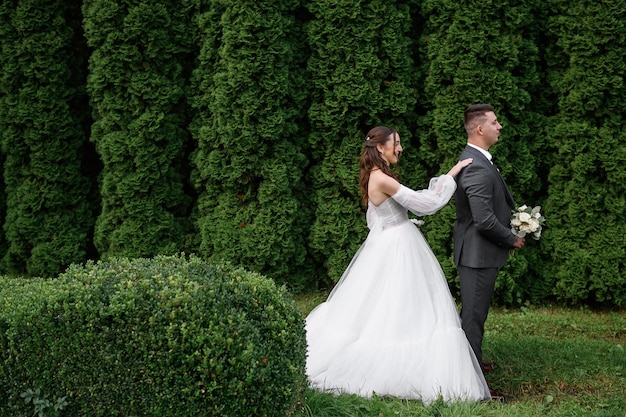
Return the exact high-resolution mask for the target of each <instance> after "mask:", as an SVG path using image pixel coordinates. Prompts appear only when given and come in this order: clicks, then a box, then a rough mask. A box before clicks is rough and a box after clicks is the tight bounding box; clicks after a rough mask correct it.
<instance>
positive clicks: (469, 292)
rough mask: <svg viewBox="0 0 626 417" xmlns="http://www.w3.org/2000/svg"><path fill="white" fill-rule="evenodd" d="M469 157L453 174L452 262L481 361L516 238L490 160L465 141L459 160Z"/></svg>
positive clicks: (509, 205) (509, 203)
mask: <svg viewBox="0 0 626 417" xmlns="http://www.w3.org/2000/svg"><path fill="white" fill-rule="evenodd" d="M466 158H473V162H472V163H471V164H470V165H468V166H467V167H465V168H464V169H463V170H462V171H461V172H460V173H459V175H457V177H456V182H457V190H456V194H455V205H456V223H455V225H454V262H455V263H456V265H457V268H458V271H459V282H460V287H461V302H462V310H461V324H462V327H463V330H464V331H465V334H466V335H467V339H468V340H469V342H470V345H471V346H472V348H473V350H474V353H475V354H476V358H477V359H478V361H479V362H480V361H482V347H481V346H482V340H483V333H484V324H485V321H486V320H487V314H488V312H489V307H490V305H491V298H492V295H493V289H494V286H495V282H496V278H497V276H498V270H499V268H500V267H502V266H504V264H505V263H506V260H507V258H508V255H509V250H510V249H511V248H512V247H513V243H515V235H513V233H511V226H510V218H511V210H513V208H514V207H515V202H514V201H513V197H512V196H511V193H510V192H509V190H508V188H507V186H506V184H505V183H504V180H503V179H502V176H501V175H500V173H499V172H498V170H497V169H496V167H495V166H494V165H492V164H491V162H490V161H489V160H488V159H487V158H486V157H485V156H484V155H483V154H482V153H481V152H480V151H478V150H477V149H474V148H472V147H471V146H466V147H465V150H464V151H463V153H462V154H461V157H460V158H459V159H460V160H463V159H466Z"/></svg>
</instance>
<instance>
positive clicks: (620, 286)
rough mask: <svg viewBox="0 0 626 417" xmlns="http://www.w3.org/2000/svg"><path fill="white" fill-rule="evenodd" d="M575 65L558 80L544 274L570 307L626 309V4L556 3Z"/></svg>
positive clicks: (557, 25)
mask: <svg viewBox="0 0 626 417" xmlns="http://www.w3.org/2000/svg"><path fill="white" fill-rule="evenodd" d="M555 7H556V8H557V10H558V11H559V13H558V14H555V15H554V16H553V17H552V18H551V20H550V29H551V31H552V32H553V33H554V36H557V35H558V38H559V42H558V48H559V49H558V54H559V55H560V56H563V57H564V59H566V60H567V62H569V66H568V67H567V68H565V71H564V72H563V73H562V74H560V75H561V76H560V77H558V78H557V77H554V78H553V79H552V83H553V88H554V89H555V90H556V91H557V93H558V97H559V101H558V114H557V115H555V117H554V124H553V126H552V129H551V131H550V135H549V139H550V142H551V144H552V147H553V149H554V150H555V153H556V156H555V158H554V162H555V163H554V166H553V167H552V169H551V171H550V178H549V180H550V188H549V192H548V199H547V204H546V215H547V218H549V219H550V228H549V229H548V230H547V232H546V234H545V242H546V246H547V250H546V255H547V256H546V257H545V258H544V259H545V260H546V261H547V263H546V264H545V265H544V266H543V267H542V268H541V272H542V274H543V275H545V276H547V277H549V278H550V279H551V281H552V282H553V283H554V285H555V293H556V294H557V295H558V298H559V299H560V300H562V301H567V302H570V303H574V304H577V303H587V302H596V303H607V304H615V305H621V306H624V305H626V273H625V272H624V271H625V267H626V222H625V221H624V220H625V219H626V196H625V193H624V191H625V188H624V184H625V183H626V171H625V170H624V166H626V146H625V144H626V133H625V132H626V121H625V120H624V114H626V104H625V102H624V97H625V95H626V85H625V84H624V77H623V74H624V72H625V71H626V48H625V47H626V40H625V39H624V33H625V31H626V20H625V19H626V4H625V3H624V2H596V3H588V2H584V1H578V0H577V1H573V2H567V3H565V2H555Z"/></svg>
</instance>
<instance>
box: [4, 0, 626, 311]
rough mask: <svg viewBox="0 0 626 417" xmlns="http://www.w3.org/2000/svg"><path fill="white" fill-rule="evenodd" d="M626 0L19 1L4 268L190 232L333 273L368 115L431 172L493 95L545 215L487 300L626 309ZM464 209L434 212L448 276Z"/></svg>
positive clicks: (145, 248) (269, 268)
mask: <svg viewBox="0 0 626 417" xmlns="http://www.w3.org/2000/svg"><path fill="white" fill-rule="evenodd" d="M70 3H71V4H70ZM625 14H626V0H619V1H608V0H601V1H599V2H595V3H590V2H585V1H582V0H572V1H570V0H549V1H548V2H547V3H546V2H545V1H540V0H522V1H519V2H515V3H510V4H508V3H502V2H500V3H498V2H492V1H487V2H485V1H483V2H478V1H469V2H464V3H463V4H460V3H459V2H458V1H457V2H455V1H453V0H423V1H417V0H411V1H409V2H406V1H399V0H398V1H388V0H363V1H351V0H339V1H337V0H333V1H330V0H276V1H269V0H261V1H255V2H252V1H249V0H231V1H226V0H183V1H174V0H163V1H159V2H153V1H147V0H137V1H132V2H131V1H125V0H113V1H108V0H106V1H105V0H84V1H82V2H78V3H76V2H75V3H72V2H60V1H52V2H46V3H45V4H44V3H42V2H36V1H34V0H7V1H5V2H3V3H2V4H1V5H0V45H1V50H0V58H1V60H0V66H1V67H2V71H1V72H0V141H1V144H2V148H1V155H0V163H2V169H3V172H2V184H0V220H1V223H2V231H0V259H1V262H0V273H20V274H26V275H42V276H47V277H52V276H55V275H56V274H58V273H59V272H61V271H62V270H64V269H65V267H66V266H67V265H68V264H69V263H80V262H84V261H85V260H86V259H87V258H106V257H109V256H112V255H116V256H125V257H135V256H142V257H146V256H153V255H157V254H171V253H176V252H186V253H197V254H198V255H200V256H202V257H204V258H207V259H211V260H214V261H223V260H227V261H229V262H232V263H234V264H237V265H240V266H243V267H246V268H248V269H251V270H254V271H256V272H260V273H263V274H265V275H267V276H270V277H272V278H273V279H275V280H276V281H278V282H280V283H281V284H282V283H284V284H287V286H288V287H290V288H291V289H292V290H293V291H301V290H306V289H313V288H320V287H329V286H331V285H333V283H334V282H335V281H336V280H337V279H338V278H339V277H340V276H341V273H342V272H343V271H344V269H345V268H346V267H347V265H348V262H349V260H350V258H351V257H352V256H353V255H354V253H355V252H356V250H357V249H358V247H359V245H360V244H361V243H362V242H363V240H364V238H365V237H366V235H367V228H366V224H365V216H364V214H365V207H363V206H362V205H361V204H360V199H359V190H358V158H359V154H360V152H361V147H362V142H363V139H364V136H365V134H366V132H367V131H368V130H369V129H370V128H371V127H373V126H375V125H379V124H385V125H389V126H391V127H393V128H396V129H398V131H399V132H400V134H401V137H402V143H403V147H404V149H405V151H404V153H403V155H402V158H401V163H400V164H399V166H398V167H397V172H398V173H399V175H400V179H401V181H402V182H403V183H404V184H406V185H408V186H410V187H412V188H423V187H424V186H425V185H426V184H427V180H428V178H429V177H432V176H435V175H439V174H442V173H444V172H446V171H447V170H448V169H449V168H450V167H451V166H452V165H453V164H454V163H455V162H456V159H457V158H458V155H459V153H460V152H461V150H462V148H463V146H464V145H465V142H466V137H467V135H466V133H465V132H464V130H463V126H462V116H463V110H464V109H465V108H466V107H467V106H468V105H470V104H472V103H475V102H489V103H491V104H493V105H494V106H495V108H496V113H497V116H498V118H499V120H500V122H501V123H502V125H503V126H504V129H503V130H502V135H501V136H500V143H499V144H498V145H496V146H494V147H493V148H492V149H491V150H492V151H493V154H494V156H495V158H496V161H497V164H498V166H499V167H500V169H501V171H502V174H503V176H504V177H505V179H506V181H507V183H508V184H509V186H510V188H511V190H512V191H513V194H514V197H515V199H516V202H517V204H518V205H521V204H528V205H541V206H542V207H543V211H544V214H545V215H546V217H547V224H546V228H545V229H544V234H543V237H542V238H541V240H540V241H532V240H531V241H529V242H528V244H527V245H526V246H525V247H524V248H523V249H522V250H516V251H515V252H514V253H513V255H512V256H511V257H510V260H509V262H508V264H507V266H506V267H505V268H504V269H503V271H502V272H501V274H500V279H499V280H498V283H497V290H496V300H497V302H498V303H501V304H507V305H509V304H510V305H517V304H521V303H526V302H529V303H543V302H554V301H558V302H564V303H575V304H587V303H588V304H598V303H602V304H609V305H618V306H623V305H626V292H625V290H624V288H626V287H625V285H624V284H625V282H626V271H625V263H626V244H625V243H626V241H625V238H624V236H625V234H624V231H625V230H624V228H625V227H626V226H625V225H626V213H625V212H624V210H625V207H626V201H625V197H624V196H625V194H626V192H625V191H626V189H625V186H624V181H623V177H624V175H626V174H624V172H625V171H624V169H623V166H624V162H625V161H624V160H625V159H626V154H625V152H626V151H625V149H626V137H625V135H624V131H625V129H624V114H626V112H625V111H624V109H623V106H624V105H623V103H624V102H626V100H625V97H624V96H625V93H626V88H625V87H624V77H623V74H624V72H625V71H624V70H625V68H624V67H625V65H626V64H625V63H624V62H625V58H626V57H625V56H624V55H625V52H624V51H626V39H625V37H624V29H625V28H624V22H625V21H626V19H625V18H626V16H625ZM87 57H88V61H87V59H86V58H87ZM87 62H88V65H87ZM453 224H454V205H453V202H451V203H450V204H448V206H446V207H445V208H444V209H443V210H442V211H441V212H440V213H437V214H436V215H434V216H430V217H429V218H427V219H426V224H425V225H424V226H423V227H422V231H423V233H424V234H425V236H426V238H427V240H428V241H429V243H430V244H431V246H432V248H433V250H434V252H435V254H436V255H437V257H438V258H439V260H440V262H441V264H442V266H443V269H444V271H445V273H446V276H447V277H448V280H449V283H450V286H451V288H452V290H453V292H455V291H456V289H457V273H456V268H455V266H454V264H453V262H452V257H451V254H452V244H453V243H452V237H451V231H452V227H453Z"/></svg>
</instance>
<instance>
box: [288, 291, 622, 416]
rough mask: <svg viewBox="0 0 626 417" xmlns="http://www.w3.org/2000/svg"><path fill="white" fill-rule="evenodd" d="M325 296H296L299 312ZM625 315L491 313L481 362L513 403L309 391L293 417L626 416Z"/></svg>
mask: <svg viewBox="0 0 626 417" xmlns="http://www.w3.org/2000/svg"><path fill="white" fill-rule="evenodd" d="M325 297H326V294H311V295H303V296H298V297H296V302H297V303H298V305H299V307H300V309H301V310H302V312H303V313H304V314H308V312H309V311H310V310H311V309H312V308H313V307H314V306H315V305H317V304H318V303H320V302H322V301H323V300H324V299H325ZM625 342H626V311H624V310H622V311H602V312H599V311H592V310H589V309H569V308H557V307H537V308H521V309H514V310H513V309H512V310H507V309H501V308H494V309H492V310H491V313H490V315H489V318H488V320H487V323H486V332H485V340H484V346H483V348H484V355H485V357H484V359H485V361H492V362H495V363H496V365H497V367H496V369H494V370H493V371H492V372H490V373H488V374H487V375H486V376H485V377H486V379H487V382H488V383H489V385H490V386H491V387H492V388H495V389H497V390H499V391H502V392H505V393H507V394H510V395H511V396H512V397H513V399H511V400H509V401H507V402H505V403H499V402H496V401H490V402H480V403H467V404H463V403H451V404H445V403H443V402H435V403H433V404H431V405H430V406H429V407H425V406H424V405H423V404H422V403H421V402H419V401H407V400H398V399H393V398H373V399H370V400H368V399H363V398H359V397H356V396H348V395H344V396H338V397H336V396H333V395H330V394H325V393H320V392H316V391H313V390H309V391H308V392H307V395H306V401H305V404H303V407H302V409H301V410H300V412H299V414H298V416H299V417H300V416H305V417H347V416H355V417H361V416H362V417H365V416H368V417H369V416H376V417H387V416H434V417H435V416H441V417H447V416H454V417H477V416H485V417H487V416H489V417H496V416H497V417H521V416H555V417H556V416H558V417H572V416H580V417H583V416H584V417H589V416H591V417H596V416H597V417H626V350H625Z"/></svg>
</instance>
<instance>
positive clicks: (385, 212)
mask: <svg viewBox="0 0 626 417" xmlns="http://www.w3.org/2000/svg"><path fill="white" fill-rule="evenodd" d="M366 217H367V227H368V228H369V229H370V230H374V229H375V228H376V227H377V226H378V227H381V228H383V229H384V228H386V227H390V226H396V225H398V224H401V223H403V222H407V221H408V220H409V217H408V209H406V208H404V207H402V205H401V204H400V203H398V202H396V201H395V200H394V199H393V198H388V199H386V200H385V201H383V202H382V203H380V205H378V206H375V205H374V204H372V203H371V202H370V203H369V204H368V207H367V215H366Z"/></svg>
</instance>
